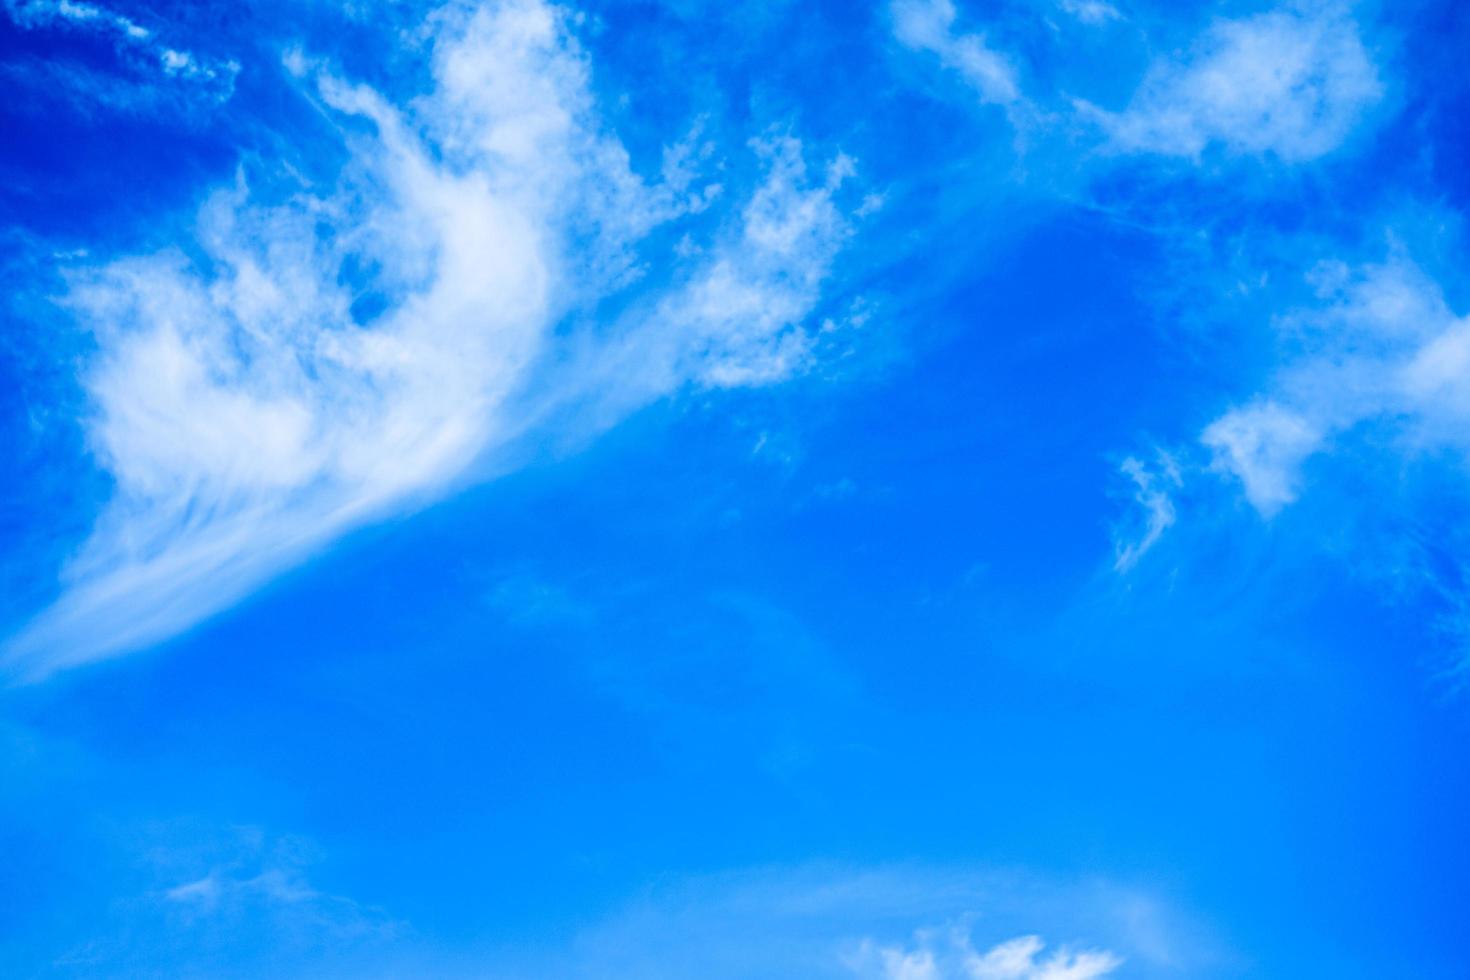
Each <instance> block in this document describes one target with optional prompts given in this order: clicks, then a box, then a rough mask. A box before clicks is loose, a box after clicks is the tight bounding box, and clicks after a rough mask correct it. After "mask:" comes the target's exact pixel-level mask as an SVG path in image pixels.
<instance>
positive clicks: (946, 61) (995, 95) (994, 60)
mask: <svg viewBox="0 0 1470 980" xmlns="http://www.w3.org/2000/svg"><path fill="white" fill-rule="evenodd" d="M889 10H890V12H891V14H892V16H893V33H894V36H895V37H897V38H898V40H899V41H900V42H901V43H902V44H904V45H905V46H907V47H909V48H912V49H914V50H916V51H924V52H927V53H929V54H932V55H934V56H935V57H937V58H938V59H939V61H940V63H941V64H942V65H944V67H945V68H948V69H950V70H951V71H954V72H957V73H959V75H960V76H961V77H963V78H964V79H965V81H966V82H967V83H969V85H970V86H971V87H972V88H974V90H975V91H976V92H977V93H978V94H979V95H980V98H981V99H982V100H983V101H985V102H992V103H996V104H998V105H1009V104H1011V103H1014V102H1017V101H1018V100H1019V99H1020V98H1021V89H1020V85H1019V83H1018V82H1017V81H1016V70H1015V68H1014V66H1012V64H1011V63H1010V60H1009V59H1008V58H1006V56H1005V55H1003V54H1001V53H1000V52H997V51H995V50H994V49H993V48H991V47H989V45H987V43H986V40H985V36H984V35H983V34H979V33H970V34H962V33H957V32H956V31H955V26H954V22H955V16H956V15H955V7H954V3H953V2H952V0H892V3H891V4H890V6H889Z"/></svg>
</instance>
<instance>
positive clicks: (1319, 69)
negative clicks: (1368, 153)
mask: <svg viewBox="0 0 1470 980" xmlns="http://www.w3.org/2000/svg"><path fill="white" fill-rule="evenodd" d="M1382 94H1383V86H1382V84H1381V83H1380V81H1379V78H1378V72H1377V69H1376V68H1375V66H1374V64H1373V60H1372V58H1371V57H1370V55H1369V52H1368V51H1367V49H1366V48H1365V47H1364V45H1363V41H1362V38H1361V36H1360V33H1359V30H1358V25H1357V23H1356V22H1355V21H1354V20H1353V18H1352V17H1351V16H1350V14H1349V13H1348V11H1347V10H1346V9H1345V8H1344V7H1343V6H1342V5H1341V4H1340V3H1337V2H1333V0H1325V2H1320V3H1314V2H1303V3H1299V4H1295V5H1291V6H1287V7H1285V8H1282V9H1279V10H1275V11H1271V12H1268V13H1263V14H1258V15H1256V16H1253V17H1247V18H1243V19H1239V20H1223V21H1220V22H1218V23H1216V24H1215V25H1214V26H1213V27H1212V28H1211V29H1210V30H1209V31H1207V32H1206V33H1205V35H1204V36H1203V37H1202V38H1201V39H1200V41H1199V42H1198V43H1197V44H1196V45H1195V46H1194V48H1193V50H1192V51H1191V52H1190V53H1189V55H1188V56H1187V57H1185V58H1183V59H1177V58H1174V57H1170V58H1165V59H1161V60H1160V61H1158V62H1156V63H1155V64H1154V65H1153V67H1152V68H1150V69H1149V71H1148V73H1147V75H1146V76H1145V78H1144V81H1143V83H1142V84H1141V86H1140V87H1139V89H1138V91H1137V92H1136V93H1135V94H1134V96H1133V99H1132V101H1131V103H1130V104H1129V105H1128V106H1127V108H1126V109H1124V110H1123V111H1122V112H1119V113H1111V112H1106V111H1104V110H1101V109H1098V108H1096V107H1095V106H1092V105H1090V104H1088V103H1085V102H1082V103H1079V107H1080V108H1081V110H1082V111H1083V112H1084V114H1086V115H1088V116H1090V117H1091V118H1093V119H1094V120H1096V121H1097V122H1098V123H1100V124H1101V125H1102V126H1103V128H1104V129H1105V130H1106V131H1107V132H1108V134H1109V137H1110V140H1111V143H1112V145H1113V147H1114V148H1115V149H1117V150H1120V151H1124V152H1146V153H1159V154H1167V155H1171V156H1183V157H1198V156H1199V155H1200V154H1201V153H1203V152H1204V151H1205V149H1206V148H1208V147H1210V146H1214V145H1218V146H1220V147H1223V148H1224V149H1225V150H1227V151H1229V152H1231V153H1238V154H1272V155H1274V156H1276V157H1278V158H1279V159H1281V160H1284V161H1287V162H1299V161H1304V160H1311V159H1314V158H1316V157H1320V156H1322V155H1323V154H1326V153H1328V152H1330V151H1332V150H1334V149H1336V148H1337V147H1338V146H1339V145H1341V144H1342V142H1343V141H1344V140H1345V139H1346V138H1347V136H1348V134H1349V133H1350V132H1351V130H1352V129H1353V127H1354V126H1355V125H1356V124H1357V122H1358V121H1359V119H1360V118H1361V117H1362V116H1363V115H1364V113H1365V112H1366V111H1367V110H1368V109H1369V108H1371V107H1372V106H1373V105H1374V104H1375V103H1376V102H1377V101H1378V100H1379V99H1380V98H1381V96H1382Z"/></svg>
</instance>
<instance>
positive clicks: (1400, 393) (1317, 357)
mask: <svg viewBox="0 0 1470 980" xmlns="http://www.w3.org/2000/svg"><path fill="white" fill-rule="evenodd" d="M1311 281H1312V283H1313V284H1314V285H1315V287H1316V289H1317V293H1318V297H1319V300H1320V305H1318V306H1315V307H1310V308H1307V309H1303V310H1300V311H1298V312H1296V313H1293V314H1291V315H1289V316H1286V317H1284V318H1283V319H1282V323H1281V327H1282V329H1283V331H1284V332H1285V333H1286V334H1287V335H1288V336H1290V337H1293V338H1297V341H1298V343H1299V344H1300V350H1299V351H1298V353H1297V354H1296V356H1295V357H1293V358H1291V359H1289V360H1288V362H1287V363H1286V365H1285V366H1284V367H1283V368H1282V370H1281V371H1280V373H1279V375H1278V377H1277V378H1276V379H1275V381H1274V382H1273V384H1272V386H1271V387H1270V389H1269V390H1268V391H1266V392H1265V393H1263V394H1261V395H1260V396H1259V397H1257V398H1256V399H1254V400H1252V401H1251V402H1249V403H1248V404H1246V405H1245V406H1243V407H1241V408H1237V409H1234V410H1232V411H1230V412H1228V413H1226V414H1225V415H1224V416H1222V417H1221V418H1219V419H1218V420H1216V421H1215V422H1214V423H1212V424H1211V425H1210V426H1209V427H1208V428H1207V429H1206V430H1205V432H1204V435H1203V441H1204V443H1205V444H1206V445H1207V446H1209V447H1210V448H1211V449H1212V450H1213V451H1214V453H1215V465H1216V466H1217V468H1219V469H1222V470H1224V471H1227V472H1229V473H1232V474H1234V475H1235V476H1236V477H1238V478H1239V479H1240V481H1241V482H1242V484H1243V485H1244V487H1245V492H1246V496H1247V498H1248V499H1249V500H1250V502H1251V503H1252V504H1253V505H1254V506H1255V507H1256V509H1257V510H1259V511H1260V512H1261V513H1262V515H1264V516H1268V517H1269V516H1270V515H1272V514H1274V513H1275V512H1276V511H1278V510H1280V509H1281V508H1282V507H1283V506H1285V505H1286V504H1289V503H1291V502H1292V501H1293V500H1295V499H1296V498H1297V496H1298V495H1299V493H1300V492H1301V466H1302V463H1303V462H1304V461H1305V460H1306V459H1307V458H1309V457H1310V456H1311V455H1312V454H1314V453H1317V452H1322V451H1324V450H1326V449H1327V448H1328V447H1329V446H1330V445H1331V442H1332V440H1333V439H1334V437H1338V436H1342V435H1345V434H1346V433H1348V432H1349V431H1350V430H1352V429H1354V428H1356V427H1359V426H1362V425H1367V424H1377V425H1380V426H1382V427H1384V429H1385V431H1387V432H1389V433H1390V434H1391V435H1392V436H1393V438H1394V439H1395V440H1396V444H1397V446H1398V447H1399V448H1400V449H1401V450H1402V451H1404V452H1415V451H1419V450H1440V449H1448V450H1451V451H1454V452H1458V453H1470V435H1467V433H1470V371H1467V368H1470V318H1467V317H1461V316H1457V315H1456V314H1455V313H1454V312H1453V311H1452V310H1451V309H1450V307H1449V306H1448V304H1447V303H1446V301H1445V298H1444V296H1443V293H1442V291H1441V290H1440V287H1439V286H1438V284H1437V283H1435V282H1434V281H1433V280H1431V279H1430V278H1429V277H1428V276H1426V275H1425V274H1424V273H1423V271H1422V270H1420V269H1419V268H1418V267H1417V266H1416V265H1414V264H1413V263H1412V262H1411V261H1410V260H1409V259H1408V258H1407V257H1405V256H1404V255H1402V254H1394V255H1392V256H1391V257H1390V258H1389V259H1388V261H1386V262H1383V263H1380V264H1375V265H1365V266H1362V267H1359V268H1349V267H1348V266H1346V265H1344V264H1343V263H1341V262H1329V263H1323V264H1322V265H1320V266H1318V267H1317V268H1316V270H1314V272H1313V274H1312V276H1311Z"/></svg>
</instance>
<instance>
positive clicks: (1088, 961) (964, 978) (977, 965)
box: [849, 927, 1123, 980]
mask: <svg viewBox="0 0 1470 980" xmlns="http://www.w3.org/2000/svg"><path fill="white" fill-rule="evenodd" d="M1045 949H1046V944H1045V943H1043V942H1042V941H1041V938H1040V937H1039V936H1020V937H1017V938H1015V939H1011V940H1008V941H1007V942H1003V943H1000V944H998V945H996V946H994V947H992V948H990V949H989V950H987V951H985V952H983V953H982V952H979V951H977V950H976V949H975V947H974V945H973V942H972V940H971V938H970V934H969V931H968V930H966V929H962V928H957V927H956V928H951V929H943V930H924V931H921V932H919V933H918V934H917V936H916V939H915V942H914V943H913V944H912V945H899V946H884V945H879V944H877V943H874V942H873V941H872V940H867V941H865V942H864V943H863V944H862V945H861V946H860V947H859V949H858V952H857V953H856V954H855V955H854V956H852V957H851V958H850V959H849V966H850V968H851V969H852V972H853V975H854V976H857V977H860V978H865V980H1095V978H1097V977H1104V976H1107V975H1108V974H1110V973H1112V972H1113V971H1114V970H1116V969H1117V968H1118V967H1120V966H1122V964H1123V960H1122V959H1121V958H1120V957H1118V956H1116V955H1114V954H1113V953H1110V952H1107V951H1104V950H1084V951H1081V952H1073V951H1071V950H1068V949H1058V950H1055V951H1053V952H1051V953H1045V952H1044V951H1045Z"/></svg>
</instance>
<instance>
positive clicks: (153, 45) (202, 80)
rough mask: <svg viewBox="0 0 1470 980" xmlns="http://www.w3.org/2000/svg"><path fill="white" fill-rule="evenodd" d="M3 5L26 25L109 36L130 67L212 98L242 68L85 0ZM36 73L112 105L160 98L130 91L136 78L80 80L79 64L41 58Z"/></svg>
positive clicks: (6, 0)
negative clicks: (63, 65) (177, 44)
mask: <svg viewBox="0 0 1470 980" xmlns="http://www.w3.org/2000/svg"><path fill="white" fill-rule="evenodd" d="M3 4H4V9H5V13H6V14H7V15H8V16H9V17H10V19H11V21H12V22H13V23H15V24H16V25H18V26H20V27H22V28H25V29H28V30H34V29H38V28H51V29H70V30H80V31H89V32H92V33H94V34H96V35H99V36H102V37H106V38H108V39H110V40H111V42H112V45H113V47H114V48H115V49H116V50H117V53H118V55H119V57H120V58H122V59H123V60H124V62H125V63H126V64H127V65H128V66H130V67H131V68H134V69H139V70H142V71H144V72H148V71H152V72H156V73H161V74H162V75H164V76H166V77H168V78H176V79H182V80H187V81H190V82H193V83H196V88H198V89H200V90H201V91H202V92H203V94H204V97H206V98H207V99H209V100H211V101H215V102H218V101H223V100H224V99H227V98H229V96H230V95H231V94H232V92H233V91H234V84H235V76H236V74H238V73H239V70H240V66H239V65H238V64H237V63H235V62H234V61H214V60H210V59H205V58H200V57H198V56H196V55H194V54H191V53H190V52H187V51H181V50H179V49H177V48H173V47H170V46H168V45H166V44H164V43H162V42H161V41H160V39H159V37H158V34H157V32H156V31H154V30H152V29H150V28H148V27H145V26H143V25H142V24H139V23H138V22H137V21H135V20H133V19H132V18H130V17H126V16H124V15H122V14H119V13H115V12H113V11H111V10H108V9H107V8H105V7H100V6H97V5H96V4H91V3H85V2H81V0H3ZM34 74H35V75H36V77H37V79H38V80H41V81H43V82H45V83H49V84H53V85H54V84H57V83H61V84H66V82H67V80H68V79H70V80H71V84H72V87H74V88H85V89H86V90H87V91H88V93H89V94H90V95H92V96H93V97H95V98H96V99H97V100H98V101H100V102H103V103H106V104H110V105H113V106H114V107H118V106H119V105H120V103H123V102H129V103H132V104H134V105H135V106H136V105H139V104H142V103H145V102H149V101H156V99H152V100H151V99H150V98H149V96H148V94H147V93H146V91H129V90H130V89H131V90H135V89H137V83H133V84H128V83H125V82H124V83H121V84H120V83H119V80H117V79H113V80H112V81H111V82H110V83H109V82H108V81H106V80H101V79H92V80H90V81H82V80H83V79H88V78H89V76H88V74H87V73H86V72H84V71H83V70H81V69H73V70H72V71H71V72H69V73H68V72H64V71H62V70H61V69H60V68H59V66H57V65H55V64H52V63H43V64H42V66H40V67H39V68H38V69H37V70H36V71H35V72H34ZM109 89H110V91H109Z"/></svg>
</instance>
